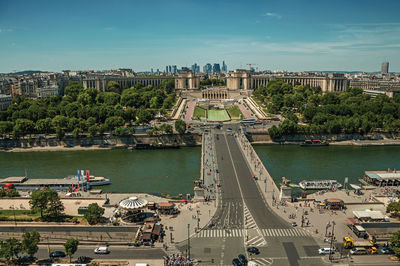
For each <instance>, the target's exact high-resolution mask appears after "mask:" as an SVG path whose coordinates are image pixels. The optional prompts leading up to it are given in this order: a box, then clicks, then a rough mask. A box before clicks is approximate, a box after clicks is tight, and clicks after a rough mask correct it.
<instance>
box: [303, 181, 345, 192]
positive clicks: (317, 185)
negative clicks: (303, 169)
mask: <svg viewBox="0 0 400 266" xmlns="http://www.w3.org/2000/svg"><path fill="white" fill-rule="evenodd" d="M299 186H300V187H301V188H302V189H304V190H307V189H338V188H341V187H342V184H340V183H338V182H337V181H336V180H333V179H320V180H302V181H300V182H299Z"/></svg>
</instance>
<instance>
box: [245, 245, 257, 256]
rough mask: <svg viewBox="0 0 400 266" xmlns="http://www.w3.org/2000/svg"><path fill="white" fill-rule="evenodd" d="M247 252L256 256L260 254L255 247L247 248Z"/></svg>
mask: <svg viewBox="0 0 400 266" xmlns="http://www.w3.org/2000/svg"><path fill="white" fill-rule="evenodd" d="M247 252H250V253H252V254H256V255H258V254H260V251H259V250H258V248H256V247H248V248H247Z"/></svg>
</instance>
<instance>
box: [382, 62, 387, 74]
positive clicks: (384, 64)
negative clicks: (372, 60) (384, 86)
mask: <svg viewBox="0 0 400 266" xmlns="http://www.w3.org/2000/svg"><path fill="white" fill-rule="evenodd" d="M388 73H389V62H383V63H382V67H381V74H388Z"/></svg>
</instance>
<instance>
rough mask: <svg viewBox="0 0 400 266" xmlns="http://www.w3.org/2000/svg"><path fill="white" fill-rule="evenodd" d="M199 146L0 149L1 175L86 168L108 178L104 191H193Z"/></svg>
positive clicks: (54, 174)
mask: <svg viewBox="0 0 400 266" xmlns="http://www.w3.org/2000/svg"><path fill="white" fill-rule="evenodd" d="M200 153H201V148H200V147H183V148H181V149H166V150H132V151H131V150H125V149H121V150H106V151H104V150H102V151H100V150H99V151H61V152H1V153H0V177H7V176H23V175H24V174H25V173H24V171H25V169H27V171H28V176H29V177H32V178H62V177H66V176H69V175H76V172H77V169H82V170H86V169H89V170H90V173H91V174H92V175H97V176H105V177H107V178H110V179H111V182H112V185H109V186H103V187H101V188H102V189H103V191H106V192H146V193H150V194H155V195H161V194H170V195H178V194H179V193H182V194H183V195H185V194H186V193H191V194H193V180H194V179H198V178H199V176H200V157H201V156H200Z"/></svg>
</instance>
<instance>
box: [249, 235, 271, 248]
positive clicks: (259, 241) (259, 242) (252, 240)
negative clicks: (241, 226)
mask: <svg viewBox="0 0 400 266" xmlns="http://www.w3.org/2000/svg"><path fill="white" fill-rule="evenodd" d="M266 244H267V242H266V241H265V239H264V237H263V236H260V235H256V236H246V245H248V246H253V247H262V246H265V245H266Z"/></svg>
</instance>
